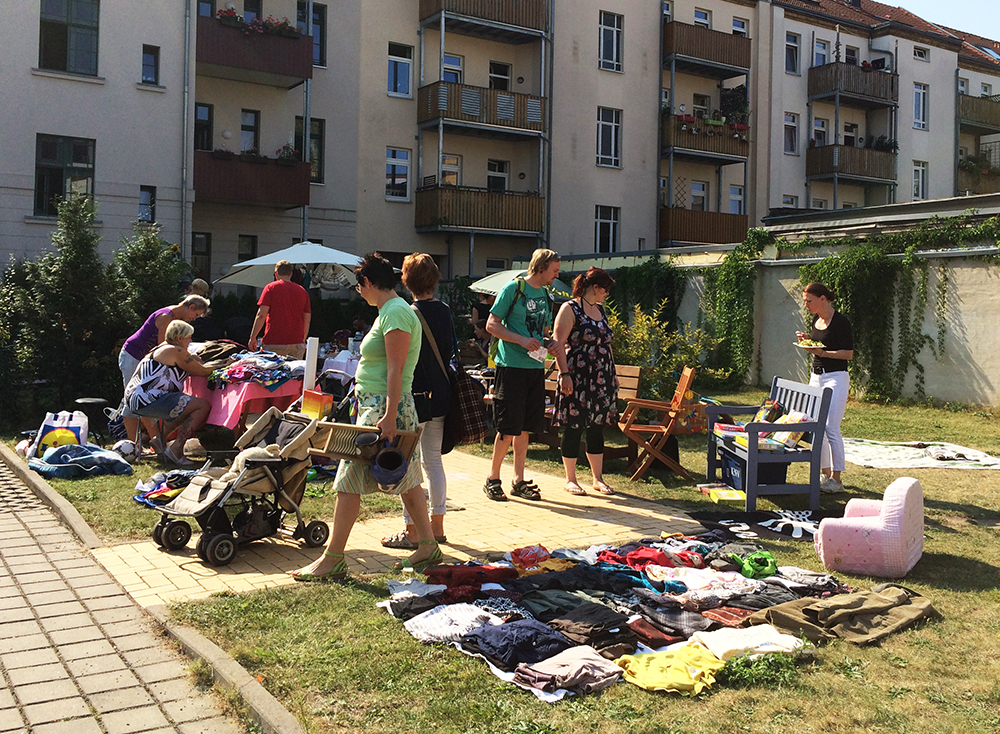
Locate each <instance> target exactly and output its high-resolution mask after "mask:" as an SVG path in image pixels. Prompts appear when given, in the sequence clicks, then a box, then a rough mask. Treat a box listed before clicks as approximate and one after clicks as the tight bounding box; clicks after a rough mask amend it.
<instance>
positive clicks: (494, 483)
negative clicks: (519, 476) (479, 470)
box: [483, 479, 507, 502]
mask: <svg viewBox="0 0 1000 734" xmlns="http://www.w3.org/2000/svg"><path fill="white" fill-rule="evenodd" d="M483 491H484V492H485V493H486V496H487V497H489V498H490V499H491V500H493V501H494V502H506V501H507V495H505V494H504V493H503V482H501V481H500V480H499V479H487V480H486V484H485V485H483Z"/></svg>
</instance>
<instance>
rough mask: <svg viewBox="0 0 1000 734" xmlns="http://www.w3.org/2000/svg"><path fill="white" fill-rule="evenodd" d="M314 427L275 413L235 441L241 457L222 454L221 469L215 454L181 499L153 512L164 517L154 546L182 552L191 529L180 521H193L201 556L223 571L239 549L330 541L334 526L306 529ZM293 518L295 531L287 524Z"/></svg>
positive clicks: (311, 422) (301, 417) (312, 423)
mask: <svg viewBox="0 0 1000 734" xmlns="http://www.w3.org/2000/svg"><path fill="white" fill-rule="evenodd" d="M316 428H317V421H316V420H315V419H312V418H309V417H308V416H305V415H302V414H299V413H294V412H291V411H289V412H287V413H282V412H281V411H280V410H278V409H277V408H273V407H272V408H270V409H269V410H268V411H267V412H266V413H264V414H263V415H262V416H261V417H260V418H259V419H257V421H256V422H254V424H253V425H252V426H250V428H248V429H247V431H246V433H244V434H243V435H242V436H240V438H239V439H238V440H237V441H236V446H235V449H236V450H237V451H238V453H236V452H235V451H234V452H222V456H223V457H224V459H225V460H224V462H223V463H222V464H221V465H219V466H215V465H214V464H215V462H216V461H217V460H218V456H219V455H218V454H217V455H213V456H212V457H211V459H210V461H209V462H208V463H207V464H205V466H204V467H202V468H201V469H200V470H198V472H197V473H196V474H195V475H194V476H193V477H192V478H191V482H190V483H189V484H188V485H187V486H186V487H185V488H184V490H183V491H182V492H181V493H180V494H178V495H177V496H176V497H174V498H173V499H172V500H170V501H169V502H168V503H166V504H164V505H159V506H157V507H156V509H157V510H159V511H160V512H161V513H162V515H161V517H160V520H159V522H157V523H156V526H155V527H154V528H153V533H152V535H153V540H154V541H155V542H156V543H157V544H158V545H160V546H162V547H164V548H166V549H168V550H179V549H180V548H183V547H184V546H185V545H187V542H188V541H189V540H190V539H191V526H190V525H189V524H188V523H187V521H185V520H182V519H180V518H185V517H191V518H194V519H195V521H197V523H198V525H199V526H200V527H201V538H200V539H199V540H198V545H197V551H198V557H199V558H200V559H201V560H202V561H203V562H205V563H207V564H209V565H211V566H224V565H226V564H227V563H229V562H230V561H231V560H233V558H234V557H235V556H236V551H237V549H238V548H239V547H240V546H242V545H246V544H247V543H250V542H251V541H254V540H260V539H261V538H268V537H271V536H273V535H277V534H279V533H280V534H281V535H283V536H285V537H290V538H292V539H295V540H301V541H302V542H303V543H304V544H305V545H306V546H308V547H310V548H316V547H319V546H321V545H323V544H324V543H326V541H327V538H328V537H329V535H330V528H329V526H328V525H327V524H326V523H325V522H321V521H318V520H314V521H312V522H310V523H308V524H306V523H305V522H304V521H303V519H302V513H301V511H300V510H299V504H300V503H301V501H302V497H303V495H304V493H305V486H306V473H307V472H308V470H309V467H310V465H311V463H312V462H311V460H310V458H309V449H310V448H311V447H312V442H313V440H314V437H315V435H316ZM234 454H235V455H234ZM290 514H294V515H295V519H296V523H295V526H294V527H293V528H292V527H287V526H286V525H285V522H284V520H285V516H286V515H290Z"/></svg>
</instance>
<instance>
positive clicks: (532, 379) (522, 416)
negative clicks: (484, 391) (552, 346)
mask: <svg viewBox="0 0 1000 734" xmlns="http://www.w3.org/2000/svg"><path fill="white" fill-rule="evenodd" d="M493 385H494V387H493V421H494V427H495V428H496V430H497V433H500V434H502V435H504V436H518V435H520V434H522V433H525V432H527V433H543V432H544V431H545V370H543V369H541V368H540V367H539V368H538V369H535V368H525V367H497V372H496V380H495V381H494V383H493Z"/></svg>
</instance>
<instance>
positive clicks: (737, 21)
mask: <svg viewBox="0 0 1000 734" xmlns="http://www.w3.org/2000/svg"><path fill="white" fill-rule="evenodd" d="M733 35H734V36H742V37H743V38H749V37H750V21H749V20H747V19H746V18H735V17H734V18H733Z"/></svg>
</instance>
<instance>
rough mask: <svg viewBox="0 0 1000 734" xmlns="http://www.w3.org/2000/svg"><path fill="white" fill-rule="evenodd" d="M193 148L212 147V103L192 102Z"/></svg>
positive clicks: (203, 148) (208, 148) (206, 148)
mask: <svg viewBox="0 0 1000 734" xmlns="http://www.w3.org/2000/svg"><path fill="white" fill-rule="evenodd" d="M194 149H195V150H211V149H212V105H210V104H202V103H201V102H195V103H194Z"/></svg>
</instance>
